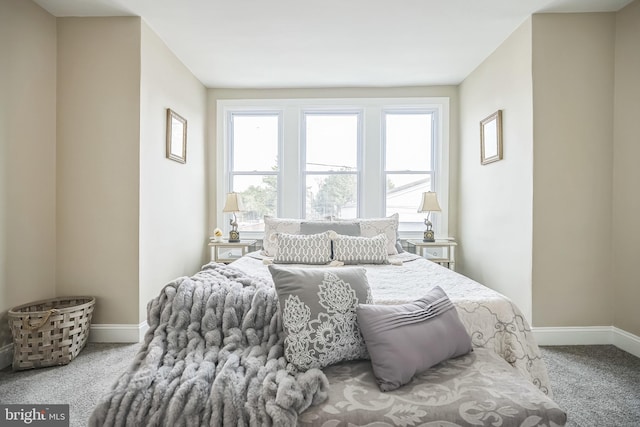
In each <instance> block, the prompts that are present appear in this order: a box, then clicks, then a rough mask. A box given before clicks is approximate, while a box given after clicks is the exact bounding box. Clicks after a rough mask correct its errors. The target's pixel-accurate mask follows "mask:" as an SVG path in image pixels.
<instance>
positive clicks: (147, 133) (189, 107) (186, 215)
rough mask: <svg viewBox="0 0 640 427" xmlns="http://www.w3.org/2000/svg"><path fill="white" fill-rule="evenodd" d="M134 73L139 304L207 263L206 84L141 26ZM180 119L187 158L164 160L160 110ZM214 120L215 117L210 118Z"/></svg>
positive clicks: (163, 121) (141, 311)
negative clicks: (136, 82)
mask: <svg viewBox="0 0 640 427" xmlns="http://www.w3.org/2000/svg"><path fill="white" fill-rule="evenodd" d="M141 41H142V51H141V64H142V65H141V78H140V309H139V320H140V321H143V320H145V319H146V304H147V302H148V301H149V300H150V299H151V298H153V297H155V296H157V295H158V293H159V291H160V289H161V288H162V287H163V286H164V285H165V284H166V283H167V282H168V281H170V280H172V279H175V278H176V277H180V276H185V275H188V276H190V275H192V274H194V273H195V272H197V271H198V270H200V267H201V266H202V265H203V264H204V263H205V262H206V261H207V259H206V257H207V255H208V254H207V246H206V244H207V236H208V234H207V215H206V214H207V197H208V194H207V185H206V184H207V182H206V170H207V167H206V149H205V147H206V144H205V130H206V129H205V123H206V120H207V117H206V109H207V91H206V89H205V87H204V86H203V85H202V84H201V83H200V82H199V81H198V80H197V79H196V78H195V77H194V76H193V74H191V72H190V71H189V70H188V69H187V68H186V67H185V66H184V65H183V64H182V63H181V62H180V61H179V60H178V59H177V58H176V56H175V55H174V54H173V53H172V52H171V51H170V50H169V49H168V48H167V46H166V45H165V44H164V42H163V41H162V40H161V39H160V38H159V37H158V36H157V35H156V34H155V33H154V32H153V31H152V30H151V29H150V28H149V27H148V26H147V24H146V23H144V22H143V23H142V39H141ZM167 108H171V109H172V110H174V111H175V112H177V113H178V114H180V115H181V116H182V117H184V118H185V119H187V163H186V164H182V163H178V162H174V161H172V160H169V159H167V158H166V155H165V154H166V152H165V141H166V138H165V135H166V134H165V129H166V127H165V126H166V109H167ZM213 117H215V116H213Z"/></svg>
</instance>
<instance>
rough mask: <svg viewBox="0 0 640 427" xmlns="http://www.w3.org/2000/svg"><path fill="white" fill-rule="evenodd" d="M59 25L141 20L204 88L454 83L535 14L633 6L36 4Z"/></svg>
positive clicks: (524, 2)
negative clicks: (63, 20)
mask: <svg viewBox="0 0 640 427" xmlns="http://www.w3.org/2000/svg"><path fill="white" fill-rule="evenodd" d="M34 1H35V2H36V3H38V4H39V5H40V6H42V7H43V8H44V9H46V10H47V11H49V12H50V13H51V14H53V15H55V16H59V17H60V16H123V15H124V16H127V15H133V16H141V17H142V18H143V19H144V21H145V22H146V23H147V24H148V25H149V26H150V27H151V28H152V29H153V30H154V31H155V32H156V33H157V34H158V35H159V36H160V37H161V38H162V39H163V40H164V41H165V43H166V44H167V45H168V46H169V48H170V49H171V50H172V51H173V52H174V53H175V54H176V56H177V57H178V58H180V60H181V61H182V62H183V63H184V64H185V65H186V66H187V67H188V68H189V69H190V70H191V72H193V74H194V75H195V76H196V77H197V78H198V79H199V80H200V81H201V82H202V83H203V84H204V85H205V86H207V87H216V88H292V87H297V88H308V87H363V86H414V85H420V86H423V85H446V84H454V85H455V84H458V83H460V82H461V81H462V80H464V78H465V77H466V76H467V75H469V73H471V71H473V70H474V69H475V68H476V67H477V66H478V65H479V64H480V63H481V62H482V61H483V60H484V59H485V58H486V57H487V56H488V55H489V54H491V52H493V51H494V50H495V49H496V48H497V47H498V46H499V45H500V43H501V42H502V41H503V40H504V39H506V38H507V37H508V36H509V34H511V33H512V32H513V31H514V30H515V29H516V28H517V27H518V26H519V25H520V24H521V23H522V22H524V21H525V19H526V18H527V17H528V16H530V15H531V14H533V13H536V12H604V11H616V10H618V9H620V8H622V7H624V6H625V5H626V4H628V3H630V1H631V0H482V1H481V0H322V1H311V0H307V1H305V0H229V1H222V0H34Z"/></svg>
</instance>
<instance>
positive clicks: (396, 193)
mask: <svg viewBox="0 0 640 427" xmlns="http://www.w3.org/2000/svg"><path fill="white" fill-rule="evenodd" d="M425 191H431V175H430V174H391V173H390V174H387V213H386V214H387V216H388V215H393V214H394V213H396V212H397V213H399V214H400V223H415V224H401V230H403V231H409V230H422V229H423V228H424V226H423V225H421V224H423V221H424V219H425V217H426V215H427V214H426V212H421V213H418V206H420V203H421V202H422V193H423V192H425Z"/></svg>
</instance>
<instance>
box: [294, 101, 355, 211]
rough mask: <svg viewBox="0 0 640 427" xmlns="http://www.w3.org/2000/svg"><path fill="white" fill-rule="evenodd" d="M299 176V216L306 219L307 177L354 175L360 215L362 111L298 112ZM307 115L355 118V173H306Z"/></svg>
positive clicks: (308, 109)
mask: <svg viewBox="0 0 640 427" xmlns="http://www.w3.org/2000/svg"><path fill="white" fill-rule="evenodd" d="M300 114H301V118H300V140H299V149H300V175H301V178H302V182H304V185H302V186H301V188H300V192H301V195H300V202H301V204H302V205H301V207H300V215H301V216H302V217H303V218H304V217H306V207H307V206H306V198H307V176H308V175H355V176H356V193H357V207H356V218H357V217H359V215H360V206H361V194H362V190H363V189H362V167H363V164H362V145H363V138H362V122H363V111H362V109H335V108H331V109H318V108H302V109H301V111H300ZM307 115H325V116H342V115H345V116H346V115H355V116H356V117H357V137H356V138H357V140H356V172H346V171H308V170H307V134H306V133H307V126H306V125H307V119H306V118H307Z"/></svg>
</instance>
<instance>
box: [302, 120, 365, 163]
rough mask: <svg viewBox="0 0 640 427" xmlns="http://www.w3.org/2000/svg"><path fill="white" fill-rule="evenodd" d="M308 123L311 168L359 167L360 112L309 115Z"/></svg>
mask: <svg viewBox="0 0 640 427" xmlns="http://www.w3.org/2000/svg"><path fill="white" fill-rule="evenodd" d="M305 122H306V124H305V126H306V128H305V130H306V152H307V161H306V169H307V170H308V171H321V172H329V171H343V170H347V171H355V170H357V168H358V115H357V114H333V115H327V114H305Z"/></svg>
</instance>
